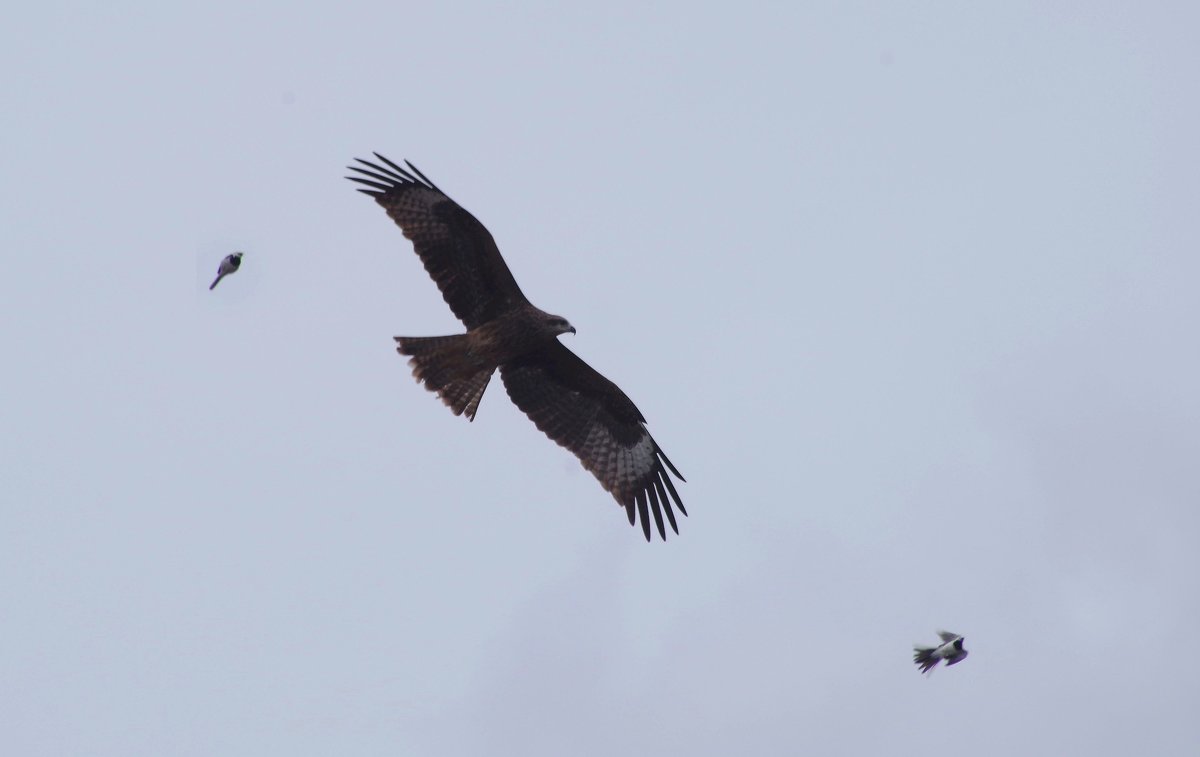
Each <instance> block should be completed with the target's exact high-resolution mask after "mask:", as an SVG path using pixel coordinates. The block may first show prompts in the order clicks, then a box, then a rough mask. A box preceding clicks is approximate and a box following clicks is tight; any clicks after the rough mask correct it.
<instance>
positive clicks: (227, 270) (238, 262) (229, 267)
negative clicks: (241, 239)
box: [208, 252, 242, 292]
mask: <svg viewBox="0 0 1200 757" xmlns="http://www.w3.org/2000/svg"><path fill="white" fill-rule="evenodd" d="M241 266H242V253H240V252H235V253H232V254H229V255H226V256H225V259H224V260H222V261H221V265H220V266H218V267H217V278H215V279H213V283H211V284H209V285H208V289H209V291H210V292H211V291H212V290H213V289H215V288H216V286H217V284H219V283H221V279H223V278H225V277H226V276H228V275H229V274H231V273H235V272H236V271H237V269H238V268H240V267H241Z"/></svg>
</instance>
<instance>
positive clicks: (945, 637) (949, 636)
mask: <svg viewBox="0 0 1200 757" xmlns="http://www.w3.org/2000/svg"><path fill="white" fill-rule="evenodd" d="M937 634H938V636H939V637H941V639H942V641H946V642H950V641H954V640H955V639H957V638H958V634H956V633H950V632H949V631H938V632H937Z"/></svg>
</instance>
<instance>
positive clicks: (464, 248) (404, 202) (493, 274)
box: [346, 153, 529, 329]
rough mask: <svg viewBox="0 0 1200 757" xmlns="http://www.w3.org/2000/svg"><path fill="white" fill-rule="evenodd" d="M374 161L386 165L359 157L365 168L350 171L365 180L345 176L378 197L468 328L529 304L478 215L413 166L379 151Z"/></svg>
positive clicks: (351, 167)
mask: <svg viewBox="0 0 1200 757" xmlns="http://www.w3.org/2000/svg"><path fill="white" fill-rule="evenodd" d="M375 157H376V158H378V159H379V160H380V161H381V162H383V163H384V165H379V164H377V163H372V162H370V161H366V160H362V159H361V158H358V159H356V160H358V162H359V163H360V164H362V166H365V168H364V167H359V166H350V167H349V168H350V170H351V171H357V172H358V173H360V174H362V176H347V177H346V178H347V179H350V180H351V181H356V182H358V183H359V184H364V185H366V187H367V188H366V189H359V190H358V191H359V192H362V193H363V194H367V195H370V196H371V197H374V198H375V202H377V203H379V204H380V205H381V206H383V209H384V210H386V211H387V214H388V215H389V216H391V218H392V220H393V221H395V222H396V225H397V226H399V227H400V230H401V231H403V232H404V236H406V237H408V238H409V239H411V240H412V242H413V249H414V250H416V253H417V256H418V257H420V258H421V263H422V264H424V266H425V270H426V271H428V272H429V275H430V276H432V277H433V280H434V281H435V282H436V283H437V285H438V289H440V290H441V292H442V298H443V299H445V300H446V304H447V305H449V306H450V309H451V310H453V311H454V315H455V316H457V317H458V319H459V320H460V321H462V322H463V324H465V325H466V327H467V328H468V329H473V328H475V327H476V326H478V325H480V324H481V323H485V322H487V321H490V320H491V319H493V318H495V317H496V316H497V315H498V314H500V313H503V312H505V311H506V310H508V309H510V308H512V307H514V306H517V305H524V304H528V302H529V301H528V300H527V299H525V295H524V294H522V293H521V289H520V287H518V286H517V282H516V280H515V279H514V278H513V275H512V273H511V272H510V271H509V270H508V265H507V264H506V263H505V262H504V258H503V257H501V255H500V250H499V248H497V247H496V241H495V240H494V239H492V234H491V232H489V231H488V230H487V228H485V227H484V225H483V224H482V223H480V222H479V221H478V220H476V218H475V216H473V215H471V214H470V213H468V212H467V211H466V210H465V209H463V207H462V206H461V205H459V204H458V203H456V202H455V201H454V200H451V199H450V198H449V197H447V196H446V194H445V193H444V192H442V190H440V189H438V188H437V187H436V186H434V184H433V182H431V181H430V180H429V179H427V178H425V175H424V174H422V173H421V172H420V171H418V170H417V168H416V166H414V165H413V164H412V163H408V162H407V161H406V165H407V166H408V168H409V169H410V170H405V169H403V168H401V167H400V166H398V165H396V164H395V163H393V162H392V161H390V160H388V159H387V158H385V157H383V156H382V155H380V154H379V153H375ZM364 177H365V178H364Z"/></svg>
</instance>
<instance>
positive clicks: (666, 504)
mask: <svg viewBox="0 0 1200 757" xmlns="http://www.w3.org/2000/svg"><path fill="white" fill-rule="evenodd" d="M654 488H655V489H657V490H658V498H659V500H660V501H661V502H662V503H663V509H664V510H666V512H667V520H668V521H669V522H670V523H671V530H672V531H674V532H675V533H676V534H678V533H679V525H678V524H677V523H675V513H674V512H672V511H671V500H669V499H667V490H666V489H664V488H663V485H662V481H659V480H658V476H655V477H654Z"/></svg>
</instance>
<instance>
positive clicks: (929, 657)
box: [913, 631, 967, 673]
mask: <svg viewBox="0 0 1200 757" xmlns="http://www.w3.org/2000/svg"><path fill="white" fill-rule="evenodd" d="M938 636H940V637H941V639H942V643H941V644H940V645H938V646H936V647H918V646H914V647H913V662H915V663H916V664H917V665H918V666H919V667H920V668H921V672H922V673H929V672H930V671H932V670H933V668H934V667H935V666H936V665H937V664H938V662H939V661H941V660H945V661H946V666H947V667H949V666H950V665H953V664H954V663H956V662H962V661H963V660H965V659H966V658H967V650H965V649H963V637H962V636H959V635H958V634H956V633H950V632H949V631H938Z"/></svg>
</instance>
